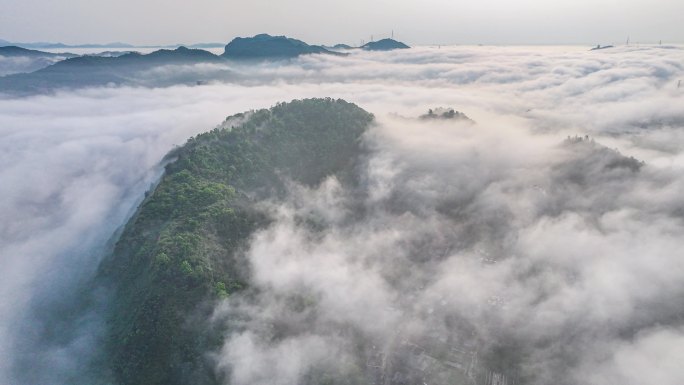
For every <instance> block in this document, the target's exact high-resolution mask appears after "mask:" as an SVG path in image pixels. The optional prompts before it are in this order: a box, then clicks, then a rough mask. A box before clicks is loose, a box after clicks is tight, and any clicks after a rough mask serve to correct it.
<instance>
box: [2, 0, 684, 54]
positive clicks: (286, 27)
mask: <svg viewBox="0 0 684 385" xmlns="http://www.w3.org/2000/svg"><path fill="white" fill-rule="evenodd" d="M392 30H394V33H395V38H396V39H398V40H402V41H405V42H407V43H409V44H414V45H421V44H599V43H600V44H621V43H623V42H624V41H625V40H626V38H627V36H630V38H631V41H632V42H635V43H636V42H643V43H648V42H658V41H659V40H662V41H663V43H684V1H683V0H650V1H649V0H620V1H618V0H558V1H552V0H546V1H543V0H519V1H506V0H475V1H453V0H452V1H449V0H394V1H390V0H376V1H370V0H347V1H331V0H287V1H276V0H249V1H234V0H232V1H231V0H59V1H55V0H0V39H4V40H9V41H15V42H31V41H50V42H64V43H68V44H79V43H107V42H113V41H122V42H128V43H132V44H138V45H154V44H173V43H198V42H228V41H230V40H231V39H232V38H234V37H236V36H251V35H254V34H257V33H270V34H277V35H283V34H284V35H288V36H291V37H295V38H298V39H302V40H305V41H307V42H309V43H312V44H333V43H347V44H358V43H359V42H360V41H361V40H362V39H364V40H368V39H370V37H371V35H373V36H374V38H376V39H378V38H382V37H386V36H388V35H389V34H390V33H391V31H392Z"/></svg>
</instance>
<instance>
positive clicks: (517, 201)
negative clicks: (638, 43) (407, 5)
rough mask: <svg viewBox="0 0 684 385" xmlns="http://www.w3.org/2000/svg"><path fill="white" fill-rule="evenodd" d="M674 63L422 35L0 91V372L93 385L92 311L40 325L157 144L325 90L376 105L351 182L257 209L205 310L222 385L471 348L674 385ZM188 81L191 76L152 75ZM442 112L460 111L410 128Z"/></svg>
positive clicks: (141, 188)
mask: <svg viewBox="0 0 684 385" xmlns="http://www.w3.org/2000/svg"><path fill="white" fill-rule="evenodd" d="M682 63H684V51H683V50H682V49H681V47H677V46H671V47H641V48H637V47H625V48H617V49H615V50H614V51H611V52H587V51H585V50H584V49H581V50H580V49H579V48H568V47H531V48H527V47H503V48H502V47H442V48H418V49H411V50H408V51H404V52H401V53H399V52H389V53H366V52H357V53H353V54H352V55H351V56H349V57H345V58H338V57H331V56H322V55H312V56H305V57H302V58H300V59H297V60H293V61H290V62H283V63H277V64H261V65H256V66H250V67H247V66H239V65H228V64H227V65H225V66H203V67H198V66H187V67H177V66H169V67H162V68H157V69H156V70H155V71H153V72H149V73H147V74H145V76H144V78H146V79H147V83H145V84H141V85H140V86H137V87H102V88H85V89H80V90H74V91H66V90H64V91H58V92H57V93H56V94H54V95H49V96H32V97H27V98H20V99H13V98H9V97H6V98H4V99H0V138H1V139H0V147H1V148H2V151H1V152H0V154H2V155H0V157H1V158H0V159H2V163H1V166H0V180H2V181H3V183H2V184H0V198H1V199H0V202H1V203H0V216H2V218H4V221H3V223H2V225H0V240H1V241H0V255H1V256H2V261H3V265H4V266H3V269H2V273H0V274H2V277H1V279H0V293H1V294H2V295H0V298H2V300H0V382H3V383H22V384H41V383H46V382H49V383H55V384H67V383H78V382H87V381H85V380H84V379H85V377H83V376H85V374H83V364H82V363H83V362H86V361H87V360H88V359H89V357H91V356H94V355H97V352H98V351H99V345H100V342H99V338H100V337H101V333H102V328H103V325H102V320H101V319H100V317H99V315H98V312H97V309H93V310H92V311H90V312H88V313H87V315H86V316H83V317H81V318H79V320H78V322H76V323H73V324H71V323H70V324H68V325H57V324H56V322H55V320H56V319H58V318H59V317H58V316H60V314H57V313H58V310H61V309H65V308H66V309H69V304H68V302H69V299H70V298H75V297H76V296H78V295H79V292H78V290H80V289H81V288H82V283H83V282H87V281H88V279H89V278H92V276H93V274H94V271H95V270H96V268H97V265H98V263H99V261H100V259H101V258H102V257H103V256H104V255H105V254H106V252H107V250H108V245H109V243H110V242H111V240H112V236H113V235H114V234H115V231H116V230H117V229H118V228H120V226H122V225H123V224H125V221H126V220H127V218H128V217H129V216H130V215H131V213H132V211H133V210H134V209H135V207H136V205H137V204H138V203H139V202H140V200H141V199H142V197H143V196H144V193H145V191H146V190H147V189H149V188H150V185H151V184H152V183H153V182H154V181H155V180H156V178H158V177H159V175H160V173H161V172H162V168H161V162H162V158H163V156H164V155H165V154H166V153H167V152H168V151H170V150H171V149H172V148H173V147H174V146H175V145H182V144H183V143H184V142H185V140H186V139H187V138H188V137H190V136H192V135H195V134H197V133H200V132H204V131H208V130H210V129H212V128H213V127H215V126H217V125H218V124H220V122H221V121H222V120H223V119H224V118H225V117H226V116H228V115H231V114H234V113H238V112H242V111H246V110H250V109H256V108H264V107H269V106H271V105H273V104H275V103H276V102H279V101H288V100H291V99H296V98H304V97H325V96H330V97H335V98H338V97H339V98H344V99H346V100H348V101H351V102H354V103H357V104H359V105H360V106H361V107H363V108H364V109H366V110H368V111H369V112H372V113H374V114H375V115H376V118H377V119H376V124H375V125H374V126H373V127H372V128H371V130H370V131H369V132H368V133H367V134H366V136H365V137H364V146H365V147H366V148H367V149H368V156H367V157H366V158H365V159H364V161H363V164H362V166H360V167H359V169H358V170H356V176H357V177H358V178H359V180H361V181H363V183H360V184H359V186H349V185H346V184H345V183H343V181H339V180H337V179H335V178H330V179H328V180H326V181H325V182H323V183H322V184H321V185H320V186H318V187H315V188H307V187H304V186H298V185H296V184H291V185H290V187H289V189H290V193H289V194H288V197H287V198H286V199H283V200H278V201H268V202H262V204H261V205H262V210H263V211H264V212H266V213H268V215H270V216H271V218H273V220H274V221H273V223H272V224H271V225H270V226H269V227H268V228H266V229H264V230H262V231H260V232H258V233H257V234H256V235H255V236H254V238H253V239H252V240H251V242H250V246H249V248H248V249H247V250H245V256H246V257H247V258H248V260H249V262H250V266H249V268H250V270H251V274H252V276H253V285H254V289H253V290H251V291H250V292H249V293H245V294H244V295H236V296H233V297H231V298H230V299H228V300H226V301H225V302H223V303H220V304H218V305H217V308H216V311H215V314H214V316H213V318H214V319H213V322H214V323H215V324H217V325H219V327H224V328H225V335H226V340H225V344H224V346H223V348H222V349H221V350H219V351H215V352H207V354H208V355H211V356H213V357H215V360H216V362H217V369H216V370H217V371H218V372H220V373H223V374H224V375H225V376H226V378H227V380H228V381H230V383H233V384H299V383H306V382H307V381H309V380H310V379H311V378H312V377H311V373H315V372H316V371H332V372H339V373H346V372H345V370H347V369H346V368H348V367H350V366H353V364H356V363H358V362H362V363H366V362H371V361H373V359H374V358H373V357H378V354H379V353H382V354H384V355H389V354H390V352H392V351H395V352H396V351H400V352H401V351H402V350H401V349H402V348H400V347H401V346H409V344H414V345H420V346H423V349H424V352H423V353H422V354H424V355H427V356H429V355H430V354H432V353H430V352H431V351H432V350H435V349H440V348H441V347H443V346H448V347H452V346H458V347H459V348H460V349H462V350H468V349H469V348H467V347H468V346H470V344H473V343H477V344H478V346H481V349H480V352H479V353H478V354H479V357H481V359H482V360H484V361H487V362H488V365H489V369H490V371H491V372H493V373H498V374H503V375H505V376H507V378H509V381H519V382H523V381H525V383H539V384H543V383H557V384H580V383H582V384H584V383H589V384H603V383H611V382H616V383H618V382H619V383H628V384H645V383H653V382H657V383H662V384H670V383H671V384H678V383H681V382H682V380H684V372H682V370H681V369H680V367H679V365H678V364H677V363H678V362H681V360H682V359H684V351H682V349H681V348H679V346H681V342H682V340H683V339H684V335H683V334H682V333H683V332H682V330H683V326H684V325H683V324H682V320H681V314H682V309H681V306H679V305H678V299H679V298H681V296H682V294H684V293H683V292H682V291H683V290H684V286H683V285H682V283H681V282H684V264H683V263H682V262H681V260H680V257H679V254H680V252H679V249H680V248H681V246H682V241H681V239H684V238H683V236H684V223H683V222H682V220H683V219H684V218H683V215H684V214H683V213H684V201H682V199H681V194H680V192H681V191H682V188H683V187H684V186H683V185H682V184H683V183H684V178H683V177H684V168H683V167H684V157H683V156H682V155H683V151H684V148H683V147H684V145H682V143H684V142H682V139H684V136H683V132H684V131H683V129H684V110H682V109H681V106H682V105H684V103H683V102H684V90H682V89H681V88H677V82H678V80H680V79H683V78H684V65H683V64H682ZM198 73H203V74H205V76H206V78H208V79H211V81H210V82H209V84H207V85H203V86H182V85H181V86H169V87H164V88H154V87H156V86H158V85H160V84H164V85H166V84H168V83H169V81H168V79H179V78H183V79H185V78H188V79H191V78H196V74H198ZM188 74H189V75H188ZM216 74H219V75H216ZM225 74H230V76H228V77H226V76H225ZM146 86H150V87H146ZM438 106H445V107H446V106H448V107H453V108H455V109H457V110H459V111H462V112H464V113H466V114H467V115H468V116H469V117H470V118H471V119H473V120H474V121H475V124H469V123H465V122H452V121H434V122H432V121H429V122H426V121H422V120H418V119H415V117H417V116H418V115H420V114H423V113H425V112H426V111H427V110H428V109H429V108H434V107H438ZM575 135H578V136H579V137H581V138H582V140H578V139H575ZM585 135H588V137H587V136H585ZM568 136H570V137H571V138H570V140H568V139H567V138H568ZM630 157H634V159H630ZM641 161H643V164H642V163H641ZM307 220H308V221H307ZM310 221H314V222H315V223H319V224H320V226H316V227H315V228H311V227H308V226H307V225H306V223H308V222H310ZM293 302H294V303H295V304H299V305H293ZM273 328H276V329H277V330H279V331H280V333H279V334H278V337H277V338H274V337H273V330H274V329H273ZM55 330H56V331H64V330H66V332H64V333H63V335H62V338H54V336H53V335H54V334H55V333H56V331H55ZM441 338H443V339H445V341H441V340H440V339H441ZM435 339H436V341H435ZM358 341H365V342H366V345H367V343H368V342H369V341H370V346H372V347H371V348H368V349H366V348H364V349H366V350H363V352H362V353H359V350H358V344H357V342H358ZM402 344H403V345H402ZM364 346H365V345H364ZM410 346H413V345H410ZM469 352H470V351H469ZM501 352H504V353H505V354H504V353H501ZM511 352H515V354H511ZM402 354H403V353H402ZM469 354H470V353H469ZM497 354H499V355H503V356H506V357H510V356H513V357H515V359H513V360H511V361H510V362H498V363H497V361H496V360H495V359H494V357H496V356H497ZM397 360H399V362H410V359H409V358H406V357H403V356H402V357H399V358H397ZM402 360H404V361H402ZM373 362H374V361H373ZM407 365H408V364H407ZM27 367H30V368H31V370H30V371H27V370H26V368H27ZM397 372H401V370H397ZM473 375H476V374H473ZM352 378H354V377H352ZM516 383H518V382H516Z"/></svg>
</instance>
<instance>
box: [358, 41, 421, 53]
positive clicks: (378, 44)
mask: <svg viewBox="0 0 684 385" xmlns="http://www.w3.org/2000/svg"><path fill="white" fill-rule="evenodd" d="M361 48H363V49H365V50H368V51H390V50H393V49H406V48H411V47H409V46H408V45H406V44H404V43H402V42H400V41H396V40H394V39H389V38H387V39H382V40H378V41H371V42H369V43H366V44H364V45H362V46H361Z"/></svg>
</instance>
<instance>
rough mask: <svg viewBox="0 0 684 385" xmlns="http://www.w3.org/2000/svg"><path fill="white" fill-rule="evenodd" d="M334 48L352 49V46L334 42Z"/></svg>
mask: <svg viewBox="0 0 684 385" xmlns="http://www.w3.org/2000/svg"><path fill="white" fill-rule="evenodd" d="M333 48H334V49H353V48H354V47H352V46H350V45H347V44H335V45H334V46H333Z"/></svg>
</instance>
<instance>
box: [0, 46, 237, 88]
mask: <svg viewBox="0 0 684 385" xmlns="http://www.w3.org/2000/svg"><path fill="white" fill-rule="evenodd" d="M222 60H223V59H221V58H220V57H218V56H216V55H214V54H212V53H211V52H208V51H204V50H200V49H189V48H186V47H179V48H177V49H175V50H167V49H162V50H158V51H155V52H152V53H149V54H146V55H143V54H140V53H137V52H131V53H127V54H124V55H120V56H79V57H75V58H71V59H67V60H63V61H60V62H58V63H55V64H53V65H51V66H49V67H46V68H43V69H41V70H38V71H35V72H32V73H28V74H15V75H9V76H4V77H0V90H3V91H5V92H13V93H18V94H31V93H36V92H45V91H51V90H54V89H57V88H78V87H84V86H101V85H107V84H116V85H120V84H148V83H145V82H149V81H155V80H154V79H152V80H150V79H148V78H149V76H145V73H144V72H145V71H149V70H151V69H153V68H155V67H158V66H163V65H191V64H197V63H216V62H221V61H222ZM159 81H160V82H163V81H165V80H164V79H161V80H159ZM182 81H190V82H194V81H196V79H194V78H193V79H178V78H173V79H169V80H168V82H171V83H173V82H182Z"/></svg>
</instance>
